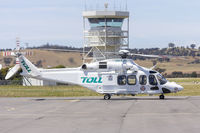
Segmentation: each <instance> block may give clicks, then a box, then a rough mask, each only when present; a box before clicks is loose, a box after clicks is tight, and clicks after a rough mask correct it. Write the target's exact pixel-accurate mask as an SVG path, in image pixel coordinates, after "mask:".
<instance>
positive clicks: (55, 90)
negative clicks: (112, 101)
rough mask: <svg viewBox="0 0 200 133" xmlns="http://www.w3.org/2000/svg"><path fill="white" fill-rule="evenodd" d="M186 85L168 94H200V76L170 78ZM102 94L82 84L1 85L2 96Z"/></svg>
mask: <svg viewBox="0 0 200 133" xmlns="http://www.w3.org/2000/svg"><path fill="white" fill-rule="evenodd" d="M169 80H170V81H174V82H177V83H178V84H180V85H182V86H183V87H184V90H183V91H181V92H178V93H172V94H167V95H170V96H200V78H189V79H188V78H178V79H169ZM78 96H101V95H100V94H97V93H95V92H93V91H90V90H88V89H85V88H83V87H80V86H51V87H24V86H0V97H78Z"/></svg>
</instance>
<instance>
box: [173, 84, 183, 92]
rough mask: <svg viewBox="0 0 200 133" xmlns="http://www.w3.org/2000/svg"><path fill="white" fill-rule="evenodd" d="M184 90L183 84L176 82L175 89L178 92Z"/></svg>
mask: <svg viewBox="0 0 200 133" xmlns="http://www.w3.org/2000/svg"><path fill="white" fill-rule="evenodd" d="M182 90H183V86H181V85H178V84H176V86H175V88H174V91H175V92H177V91H182Z"/></svg>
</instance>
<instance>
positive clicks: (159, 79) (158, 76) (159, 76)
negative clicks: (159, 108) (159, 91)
mask: <svg viewBox="0 0 200 133" xmlns="http://www.w3.org/2000/svg"><path fill="white" fill-rule="evenodd" d="M156 76H157V79H158V81H159V82H160V85H164V84H166V83H167V80H166V79H165V78H164V77H163V76H162V75H161V74H158V75H156Z"/></svg>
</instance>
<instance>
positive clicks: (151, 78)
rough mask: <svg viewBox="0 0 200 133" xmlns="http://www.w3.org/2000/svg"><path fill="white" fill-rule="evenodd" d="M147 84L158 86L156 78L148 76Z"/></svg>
mask: <svg viewBox="0 0 200 133" xmlns="http://www.w3.org/2000/svg"><path fill="white" fill-rule="evenodd" d="M149 84H150V85H158V82H157V80H156V77H155V76H154V75H149Z"/></svg>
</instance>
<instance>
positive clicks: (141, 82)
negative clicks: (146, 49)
mask: <svg viewBox="0 0 200 133" xmlns="http://www.w3.org/2000/svg"><path fill="white" fill-rule="evenodd" d="M139 81H140V84H141V85H146V84H147V76H146V75H140V77H139Z"/></svg>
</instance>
